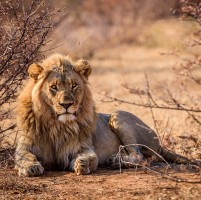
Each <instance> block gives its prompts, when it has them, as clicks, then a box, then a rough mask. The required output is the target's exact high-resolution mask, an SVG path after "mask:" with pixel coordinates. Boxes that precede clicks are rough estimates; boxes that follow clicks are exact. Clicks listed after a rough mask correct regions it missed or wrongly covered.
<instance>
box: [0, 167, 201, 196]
mask: <svg viewBox="0 0 201 200" xmlns="http://www.w3.org/2000/svg"><path fill="white" fill-rule="evenodd" d="M169 174H170V176H174V177H175V176H177V177H179V178H184V179H188V180H193V181H200V174H199V173H187V172H185V173H181V172H180V173H178V172H177V173H175V172H174V173H169ZM0 176H1V177H2V176H3V177H4V180H3V179H1V180H0V195H1V196H0V197H1V199H27V200H28V199H199V198H200V194H201V193H200V192H201V184H196V183H177V182H175V181H170V180H168V179H166V178H162V177H161V176H158V175H155V174H153V173H148V172H144V171H143V170H140V171H136V169H125V170H123V171H122V172H121V173H120V172H119V170H109V169H98V170H97V171H96V172H95V173H94V174H91V175H86V176H77V175H75V174H74V173H73V172H48V173H46V174H45V175H43V176H42V177H33V178H23V177H18V176H17V174H16V171H13V170H8V171H6V174H5V170H1V171H0Z"/></svg>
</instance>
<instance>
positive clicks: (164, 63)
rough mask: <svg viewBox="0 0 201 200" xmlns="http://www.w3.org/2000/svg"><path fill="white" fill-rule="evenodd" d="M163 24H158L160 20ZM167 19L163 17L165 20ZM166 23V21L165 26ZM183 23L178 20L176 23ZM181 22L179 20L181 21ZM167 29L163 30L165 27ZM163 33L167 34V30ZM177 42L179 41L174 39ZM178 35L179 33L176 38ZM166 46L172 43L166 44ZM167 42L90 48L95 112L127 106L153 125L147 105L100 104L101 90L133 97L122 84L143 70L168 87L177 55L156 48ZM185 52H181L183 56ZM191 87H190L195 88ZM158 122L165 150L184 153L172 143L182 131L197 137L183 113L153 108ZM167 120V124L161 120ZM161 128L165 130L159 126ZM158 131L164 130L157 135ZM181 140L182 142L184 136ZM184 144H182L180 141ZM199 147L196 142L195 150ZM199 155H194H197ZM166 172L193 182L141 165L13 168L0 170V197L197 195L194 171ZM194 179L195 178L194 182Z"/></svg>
mask: <svg viewBox="0 0 201 200" xmlns="http://www.w3.org/2000/svg"><path fill="white" fill-rule="evenodd" d="M162 24H164V23H162ZM167 24H168V22H167ZM167 24H166V25H167ZM182 26H183V25H182ZM184 27H185V25H184ZM168 30H169V32H168ZM171 31H172V29H171V27H169V29H168V27H166V30H165V33H166V35H167V38H163V40H164V39H165V40H168V38H172V37H174V36H175V35H176V33H178V29H175V32H173V33H172V32H171ZM168 33H169V35H168ZM162 34H163V33H162ZM177 39H178V40H177V43H179V42H182V41H179V38H177ZM180 39H181V40H183V38H180ZM171 47H174V45H172V46H171ZM171 47H170V46H168V47H167V46H165V47H164V46H163V47H160V46H156V47H152V48H150V47H146V46H136V45H130V44H123V45H118V46H115V47H112V48H105V49H101V50H99V51H98V52H96V53H95V55H94V56H93V58H92V59H90V63H91V65H92V66H93V73H92V75H91V77H90V80H89V82H90V87H91V89H92V92H93V94H94V99H95V103H96V107H97V111H98V112H106V113H111V112H113V111H114V110H119V109H121V110H127V111H130V112H132V113H134V114H135V115H137V116H138V117H140V118H141V119H142V120H143V121H145V122H146V123H147V124H148V125H149V126H150V127H151V128H153V129H154V124H153V119H152V117H151V113H150V110H149V109H144V108H140V107H137V106H133V105H128V104H119V103H115V102H113V103H104V102H103V101H102V100H103V99H104V97H105V94H109V95H111V96H113V97H119V98H122V99H126V100H131V101H132V99H133V97H132V94H130V93H128V91H127V90H126V89H125V88H123V87H122V84H128V85H129V86H131V87H144V85H145V78H144V74H145V73H146V74H147V76H148V78H149V80H150V84H151V85H153V86H161V85H166V84H167V85H169V86H174V85H175V84H176V83H175V82H174V80H175V77H176V76H174V71H173V70H172V68H173V67H175V64H177V66H178V62H179V60H180V59H179V58H177V57H174V56H162V55H161V53H163V52H168V51H171ZM188 54H189V52H181V55H182V56H184V55H188ZM195 91H196V90H195ZM154 114H155V116H156V117H157V120H158V121H161V124H162V125H161V127H163V129H161V131H160V133H161V134H167V136H168V137H169V138H172V140H173V142H172V143H171V146H169V148H170V149H173V150H175V151H176V152H178V153H184V152H183V150H182V149H181V148H179V147H180V146H178V148H177V146H176V147H175V146H174V145H173V144H175V145H176V144H177V143H174V140H175V137H176V138H177V137H178V136H179V135H182V134H184V133H186V132H190V133H195V135H196V137H197V138H198V139H200V134H199V132H196V128H195V127H192V126H189V124H188V123H187V122H186V121H185V118H186V115H185V113H182V114H181V113H180V112H177V111H166V110H154ZM167 121H168V127H166V126H165V124H166V123H167ZM164 130H165V131H164ZM163 136H164V135H163ZM184 144H185V141H184ZM184 146H185V145H184ZM197 151H199V152H200V147H198V148H196V149H195V152H197ZM199 155H200V154H199ZM186 156H188V157H190V158H197V159H198V158H199V159H200V157H199V156H198V153H196V154H195V155H194V154H193V152H192V153H191V154H187V155H186ZM168 173H169V174H170V176H171V177H172V176H176V177H178V179H180V178H181V179H186V180H192V181H194V182H195V183H187V182H176V181H173V180H169V179H167V178H164V177H161V176H160V175H157V174H156V173H153V172H148V171H145V170H144V169H141V170H136V169H135V168H133V169H124V170H122V173H120V171H119V170H110V169H106V168H101V169H98V170H97V171H96V172H94V173H93V174H90V175H87V176H76V175H75V174H74V173H73V172H47V173H46V174H45V175H43V176H41V177H33V178H24V177H18V176H17V172H16V171H15V170H13V169H10V168H9V169H0V199H29V200H30V199H52V200H53V199H199V198H200V196H201V184H200V183H201V174H200V170H197V172H195V171H194V172H192V171H191V170H186V168H185V167H184V170H182V166H180V167H179V170H170V171H168ZM196 182H199V183H196Z"/></svg>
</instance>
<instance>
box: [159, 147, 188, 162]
mask: <svg viewBox="0 0 201 200" xmlns="http://www.w3.org/2000/svg"><path fill="white" fill-rule="evenodd" d="M159 153H160V155H161V156H162V157H163V158H164V159H165V160H166V161H167V162H174V163H178V164H188V163H191V161H190V160H189V159H188V158H185V157H184V156H181V155H179V154H176V153H174V152H171V151H170V150H168V149H165V148H164V147H161V146H160V147H159Z"/></svg>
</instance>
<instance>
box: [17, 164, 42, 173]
mask: <svg viewBox="0 0 201 200" xmlns="http://www.w3.org/2000/svg"><path fill="white" fill-rule="evenodd" d="M42 174H44V168H43V166H42V165H41V164H40V163H39V162H37V163H33V164H31V165H28V166H26V167H18V175H19V176H40V175H42Z"/></svg>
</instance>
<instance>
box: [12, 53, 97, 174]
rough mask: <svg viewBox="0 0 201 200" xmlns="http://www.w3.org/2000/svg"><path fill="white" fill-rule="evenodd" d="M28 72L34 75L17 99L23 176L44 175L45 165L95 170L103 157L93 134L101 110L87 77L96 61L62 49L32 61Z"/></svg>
mask: <svg viewBox="0 0 201 200" xmlns="http://www.w3.org/2000/svg"><path fill="white" fill-rule="evenodd" d="M28 72H29V75H30V77H31V78H30V79H29V80H28V81H27V83H26V84H25V87H24V89H23V91H22V92H21V94H20V96H19V98H18V102H17V103H18V108H17V119H18V127H19V129H20V130H21V131H20V132H19V139H18V143H17V148H16V153H15V160H16V168H17V169H18V171H19V175H25V176H33V175H40V174H42V173H43V172H44V168H45V169H54V168H60V169H72V170H73V169H74V170H75V171H76V173H77V174H83V173H89V171H90V172H91V171H94V170H95V169H96V167H97V158H96V154H95V153H94V152H93V147H92V141H91V137H92V133H93V132H94V130H95V126H96V114H95V111H94V103H93V100H92V95H91V92H90V90H89V87H88V81H87V78H88V76H89V74H90V73H91V67H90V65H89V64H88V62H87V61H84V60H78V61H74V60H72V59H71V58H70V57H68V56H62V55H59V54H56V55H53V56H51V57H49V58H47V59H46V60H44V61H43V62H41V63H39V64H32V65H31V66H30V67H29V69H28ZM56 90H57V91H56ZM65 105H66V106H69V105H70V106H69V107H68V109H66V108H64V106H65ZM84 153H87V154H88V155H89V156H91V157H92V159H93V162H94V166H93V167H91V169H90V167H89V168H88V169H87V170H88V171H87V172H83V169H81V168H82V163H80V164H79V161H80V162H84V161H83V156H82V155H83V154H84ZM84 156H85V155H84ZM77 158H80V159H77ZM86 162H87V161H86ZM79 165H80V166H79Z"/></svg>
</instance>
